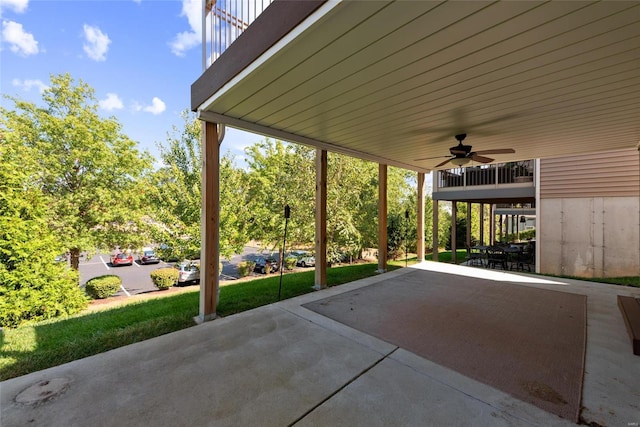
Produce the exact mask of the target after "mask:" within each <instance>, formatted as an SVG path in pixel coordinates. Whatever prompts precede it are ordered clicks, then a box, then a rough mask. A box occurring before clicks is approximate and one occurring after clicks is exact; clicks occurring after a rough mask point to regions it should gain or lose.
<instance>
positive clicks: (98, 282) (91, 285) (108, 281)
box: [86, 274, 122, 299]
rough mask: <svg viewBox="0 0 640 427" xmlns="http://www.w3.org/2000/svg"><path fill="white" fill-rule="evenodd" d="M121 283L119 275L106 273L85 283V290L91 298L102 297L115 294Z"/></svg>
mask: <svg viewBox="0 0 640 427" xmlns="http://www.w3.org/2000/svg"><path fill="white" fill-rule="evenodd" d="M121 285H122V279H121V278H120V276H116V275H113V274H106V275H104V276H98V277H94V278H93V279H91V280H89V281H88V282H87V284H86V291H87V294H88V295H89V296H90V297H91V298H95V299H103V298H108V297H110V296H112V295H115V293H116V292H118V290H119V289H120V286H121Z"/></svg>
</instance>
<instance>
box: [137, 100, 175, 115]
mask: <svg viewBox="0 0 640 427" xmlns="http://www.w3.org/2000/svg"><path fill="white" fill-rule="evenodd" d="M133 109H134V110H135V111H144V112H147V113H151V114H154V115H158V114H161V113H163V112H164V110H166V109H167V106H166V104H165V103H164V102H163V101H162V100H161V99H160V98H158V97H157V96H154V97H153V99H152V100H151V105H140V104H139V103H137V102H134V103H133Z"/></svg>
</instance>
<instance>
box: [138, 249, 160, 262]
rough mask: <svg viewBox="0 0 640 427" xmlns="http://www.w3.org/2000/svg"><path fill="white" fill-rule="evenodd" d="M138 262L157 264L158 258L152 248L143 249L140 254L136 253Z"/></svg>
mask: <svg viewBox="0 0 640 427" xmlns="http://www.w3.org/2000/svg"><path fill="white" fill-rule="evenodd" d="M138 262H139V263H140V264H157V263H159V262H160V258H158V256H157V255H156V253H155V252H154V251H152V250H144V251H142V254H140V255H138Z"/></svg>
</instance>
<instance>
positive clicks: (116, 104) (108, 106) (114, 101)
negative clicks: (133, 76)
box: [99, 93, 124, 111]
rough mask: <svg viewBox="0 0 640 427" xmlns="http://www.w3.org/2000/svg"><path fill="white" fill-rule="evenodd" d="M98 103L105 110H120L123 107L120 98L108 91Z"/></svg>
mask: <svg viewBox="0 0 640 427" xmlns="http://www.w3.org/2000/svg"><path fill="white" fill-rule="evenodd" d="M99 105H100V108H102V109H103V110H106V111H112V110H121V109H122V108H123V107H124V105H123V104H122V100H121V99H120V97H119V96H118V95H117V94H115V93H108V94H107V97H106V98H105V99H103V100H101V101H100V102H99Z"/></svg>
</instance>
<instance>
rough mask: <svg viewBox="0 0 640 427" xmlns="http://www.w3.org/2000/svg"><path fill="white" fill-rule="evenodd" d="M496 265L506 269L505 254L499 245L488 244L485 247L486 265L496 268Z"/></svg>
mask: <svg viewBox="0 0 640 427" xmlns="http://www.w3.org/2000/svg"><path fill="white" fill-rule="evenodd" d="M498 266H500V268H502V269H503V270H507V254H506V253H505V251H504V249H503V248H501V247H500V246H489V247H488V248H487V267H489V268H497V267H498Z"/></svg>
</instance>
